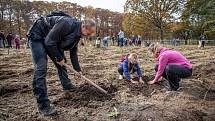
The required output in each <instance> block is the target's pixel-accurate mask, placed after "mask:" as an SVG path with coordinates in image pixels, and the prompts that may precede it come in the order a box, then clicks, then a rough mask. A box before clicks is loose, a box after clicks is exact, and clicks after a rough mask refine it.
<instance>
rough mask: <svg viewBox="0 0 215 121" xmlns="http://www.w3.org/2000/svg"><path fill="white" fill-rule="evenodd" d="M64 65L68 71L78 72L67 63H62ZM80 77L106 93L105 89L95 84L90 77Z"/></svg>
mask: <svg viewBox="0 0 215 121" xmlns="http://www.w3.org/2000/svg"><path fill="white" fill-rule="evenodd" d="M64 66H65V67H66V68H68V69H69V70H70V71H73V72H75V73H78V72H77V71H75V70H74V69H73V68H72V67H70V66H69V65H67V64H64ZM81 78H83V79H84V80H86V81H87V82H88V83H89V84H91V85H93V86H94V87H96V88H97V89H99V90H100V91H101V92H103V93H105V94H107V91H105V90H104V89H102V88H101V87H100V86H98V85H97V84H95V83H94V82H92V81H91V80H90V79H88V78H87V77H85V76H84V75H81Z"/></svg>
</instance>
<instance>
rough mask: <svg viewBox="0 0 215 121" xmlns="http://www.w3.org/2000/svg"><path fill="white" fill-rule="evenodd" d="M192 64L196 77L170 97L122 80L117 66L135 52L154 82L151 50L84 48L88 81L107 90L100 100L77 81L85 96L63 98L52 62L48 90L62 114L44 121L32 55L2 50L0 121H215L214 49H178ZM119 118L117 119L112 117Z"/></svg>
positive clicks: (160, 89)
mask: <svg viewBox="0 0 215 121" xmlns="http://www.w3.org/2000/svg"><path fill="white" fill-rule="evenodd" d="M174 49H176V50H179V51H181V52H182V53H183V54H184V55H185V56H186V57H187V58H189V59H190V60H191V61H192V63H193V76H192V77H191V78H189V79H183V80H182V83H181V84H182V89H181V90H180V91H179V92H174V93H171V92H168V91H166V86H167V85H168V83H167V81H163V82H161V83H159V84H155V85H150V86H146V85H141V84H139V85H135V84H129V83H126V82H125V81H120V80H118V79H117V78H118V73H117V65H118V63H119V61H120V57H121V55H122V53H128V52H136V53H138V55H139V59H140V64H141V69H142V70H143V72H144V76H145V79H147V80H149V79H151V78H152V76H153V73H154V71H153V67H154V64H155V62H154V61H153V59H152V58H149V57H148V56H147V53H146V48H140V47H126V48H123V49H120V48H118V47H110V48H109V49H106V50H105V49H97V48H94V47H80V49H79V60H80V64H81V67H82V70H83V73H84V75H85V76H86V77H88V78H90V79H92V80H93V81H94V82H95V83H97V84H99V85H100V86H101V87H103V88H104V89H106V90H107V91H108V92H109V93H111V96H104V95H102V94H100V93H99V92H98V91H97V90H96V89H95V88H94V87H92V86H90V85H88V84H87V83H85V82H84V81H81V80H74V76H73V74H72V73H70V78H71V80H72V82H73V83H76V84H77V85H79V86H80V91H79V92H78V93H74V96H73V97H71V98H67V99H65V98H63V97H62V94H63V90H62V87H61V84H60V81H59V79H58V77H57V75H56V70H55V67H54V65H53V64H52V62H51V61H50V60H49V66H48V74H47V84H48V94H49V99H50V101H51V102H52V104H53V105H54V106H55V107H56V109H57V110H58V112H59V115H58V116H55V117H43V116H41V115H39V113H38V112H37V109H36V101H35V98H34V97H33V95H32V89H31V88H32V86H31V83H32V75H33V65H32V61H31V53H30V50H27V51H26V52H24V50H21V51H20V52H16V51H15V50H10V54H9V55H8V54H7V53H8V51H7V49H5V50H3V49H1V50H0V121H2V120H8V121H25V120H26V121H215V81H214V78H215V55H214V54H215V47H214V46H211V47H206V48H205V49H203V50H201V49H199V48H197V47H196V46H179V47H175V48H174ZM114 107H115V108H116V109H117V111H118V112H119V115H117V116H116V117H110V116H109V114H110V113H111V112H112V113H113V112H115V111H114Z"/></svg>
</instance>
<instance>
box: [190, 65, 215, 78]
mask: <svg viewBox="0 0 215 121" xmlns="http://www.w3.org/2000/svg"><path fill="white" fill-rule="evenodd" d="M193 70H194V71H193V77H194V78H196V79H199V78H201V79H205V78H209V79H214V77H215V73H214V72H215V62H210V63H206V64H201V65H199V66H196V67H193Z"/></svg>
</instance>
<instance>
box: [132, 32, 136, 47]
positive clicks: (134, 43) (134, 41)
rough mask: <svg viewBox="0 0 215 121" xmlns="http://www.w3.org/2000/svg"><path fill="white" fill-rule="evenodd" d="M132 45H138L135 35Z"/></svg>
mask: <svg viewBox="0 0 215 121" xmlns="http://www.w3.org/2000/svg"><path fill="white" fill-rule="evenodd" d="M132 45H134V46H135V45H136V37H135V36H134V35H133V36H132Z"/></svg>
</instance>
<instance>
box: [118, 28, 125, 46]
mask: <svg viewBox="0 0 215 121" xmlns="http://www.w3.org/2000/svg"><path fill="white" fill-rule="evenodd" d="M118 35H119V45H120V47H122V46H123V43H124V37H125V35H124V32H123V31H122V30H120V31H119V33H118Z"/></svg>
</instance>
